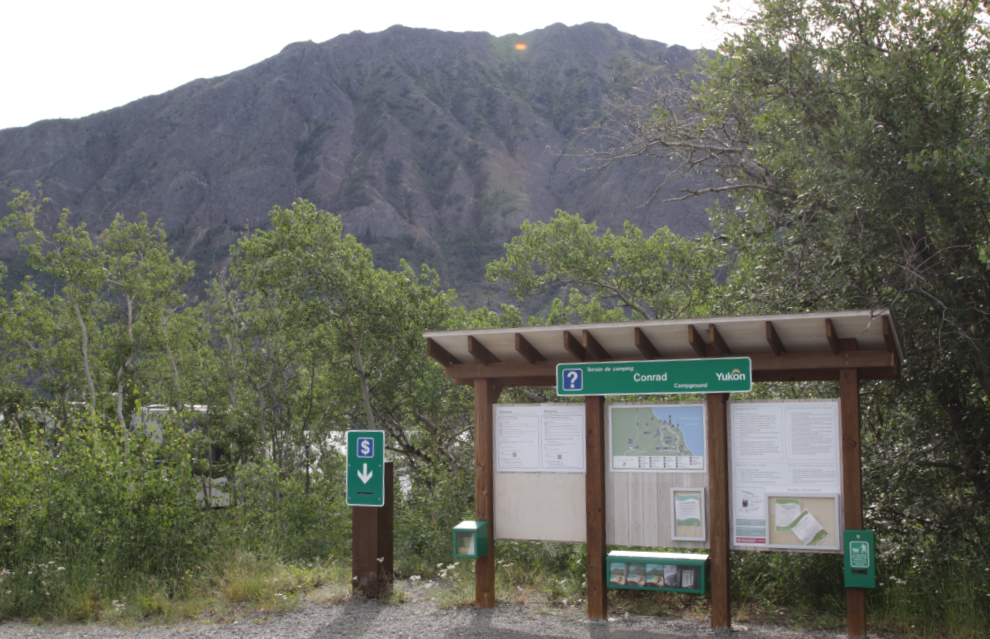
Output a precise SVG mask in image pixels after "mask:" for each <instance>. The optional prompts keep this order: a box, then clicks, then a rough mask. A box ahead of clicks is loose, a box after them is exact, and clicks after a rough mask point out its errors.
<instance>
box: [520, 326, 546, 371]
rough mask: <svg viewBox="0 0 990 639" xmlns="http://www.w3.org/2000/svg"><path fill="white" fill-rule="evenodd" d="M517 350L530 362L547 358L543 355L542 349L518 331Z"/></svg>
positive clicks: (533, 362)
mask: <svg viewBox="0 0 990 639" xmlns="http://www.w3.org/2000/svg"><path fill="white" fill-rule="evenodd" d="M516 352H517V353H519V354H520V355H522V356H523V357H524V358H525V359H526V361H527V362H529V363H530V364H535V363H536V362H543V361H546V359H547V358H546V357H543V355H542V354H541V353H540V351H538V350H536V347H535V346H533V345H532V344H530V343H529V342H528V341H526V338H525V337H523V336H522V334H521V333H516Z"/></svg>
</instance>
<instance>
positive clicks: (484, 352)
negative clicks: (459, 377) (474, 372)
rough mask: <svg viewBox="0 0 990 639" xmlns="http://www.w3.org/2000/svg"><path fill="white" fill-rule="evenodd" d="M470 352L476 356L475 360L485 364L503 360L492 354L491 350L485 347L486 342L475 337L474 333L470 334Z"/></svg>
mask: <svg viewBox="0 0 990 639" xmlns="http://www.w3.org/2000/svg"><path fill="white" fill-rule="evenodd" d="M468 352H469V353H471V355H472V356H473V357H474V361H476V362H478V363H479V364H483V365H485V366H488V365H489V364H493V363H495V362H501V361H502V360H500V359H499V358H497V357H495V355H494V354H492V352H491V351H490V350H488V349H487V348H485V345H484V344H482V343H481V342H479V341H478V340H477V339H475V337H474V336H473V335H468Z"/></svg>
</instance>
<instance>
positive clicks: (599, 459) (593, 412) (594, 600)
mask: <svg viewBox="0 0 990 639" xmlns="http://www.w3.org/2000/svg"><path fill="white" fill-rule="evenodd" d="M584 425H585V429H586V433H585V442H586V445H585V455H586V457H585V468H586V469H587V470H586V472H585V475H584V485H585V499H584V503H585V508H586V515H587V543H588V593H587V594H588V618H589V619H607V618H608V576H607V575H606V573H605V557H606V553H605V499H606V496H605V398H604V397H600V396H598V397H585V398H584Z"/></svg>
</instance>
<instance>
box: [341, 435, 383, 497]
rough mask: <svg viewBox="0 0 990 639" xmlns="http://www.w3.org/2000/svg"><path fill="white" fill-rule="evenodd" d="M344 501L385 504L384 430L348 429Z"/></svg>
mask: <svg viewBox="0 0 990 639" xmlns="http://www.w3.org/2000/svg"><path fill="white" fill-rule="evenodd" d="M347 505H348V506H384V505H385V431H383V430H349V431H347Z"/></svg>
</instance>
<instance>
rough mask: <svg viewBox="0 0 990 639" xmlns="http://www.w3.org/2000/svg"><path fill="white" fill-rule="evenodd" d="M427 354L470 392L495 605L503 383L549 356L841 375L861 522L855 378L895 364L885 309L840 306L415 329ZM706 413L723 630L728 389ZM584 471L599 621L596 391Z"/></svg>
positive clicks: (763, 374)
mask: <svg viewBox="0 0 990 639" xmlns="http://www.w3.org/2000/svg"><path fill="white" fill-rule="evenodd" d="M424 337H426V340H427V352H428V354H429V355H430V356H431V357H432V358H433V359H435V360H436V361H437V362H439V363H440V364H442V365H443V366H444V368H445V376H446V377H447V379H450V380H452V381H453V383H455V384H458V385H470V386H472V387H473V388H474V406H475V409H474V410H475V517H476V519H477V520H478V521H485V522H488V529H489V534H490V535H491V541H490V551H489V553H488V555H487V556H485V557H480V558H478V559H476V560H475V561H476V564H475V566H476V567H475V580H476V581H475V597H476V602H477V605H478V606H479V607H482V608H491V607H493V606H494V605H495V566H496V564H495V545H496V543H495V539H496V538H497V535H496V531H497V522H496V521H495V503H494V498H495V497H494V495H495V492H494V463H493V452H494V449H493V446H494V443H493V407H494V405H495V404H496V403H497V402H498V398H499V395H500V393H501V391H502V389H503V388H506V387H511V386H527V387H540V386H544V387H546V386H552V387H556V386H557V376H556V375H557V364H562V363H574V362H613V361H614V362H622V361H635V360H662V359H694V358H720V357H749V358H750V359H751V361H752V381H753V382H788V381H825V380H838V381H839V383H840V398H839V409H838V410H839V428H840V431H841V432H840V437H841V486H842V504H841V509H842V510H841V516H842V518H843V519H844V527H845V528H846V529H858V528H862V526H863V508H862V479H861V467H860V407H859V382H860V380H875V379H896V378H898V377H899V376H900V363H901V360H902V355H901V349H900V345H899V343H898V340H897V336H896V333H895V328H894V322H893V318H892V316H891V314H890V312H889V311H887V310H881V311H845V312H836V313H806V314H793V315H772V316H752V317H720V318H710V319H681V320H658V321H645V322H643V321H641V322H625V323H612V324H585V325H576V326H539V327H521V328H506V329H484V330H464V331H446V332H431V333H425V334H424ZM705 403H706V409H707V422H706V427H705V428H706V433H705V437H706V438H707V456H708V466H707V481H708V512H709V515H708V531H709V532H708V534H709V540H710V561H711V567H710V580H711V604H712V621H711V624H712V627H713V628H721V629H729V628H730V624H731V606H730V599H729V574H730V572H729V571H730V565H729V551H730V546H731V544H730V503H729V502H730V495H729V451H728V448H729V427H728V416H727V406H728V394H727V393H709V394H707V395H706V396H705ZM584 406H585V408H584V411H585V415H584V424H585V429H586V433H585V449H586V450H585V452H586V464H585V469H586V470H585V474H584V484H585V494H584V509H585V513H586V518H587V521H586V525H587V531H586V533H587V535H586V543H587V547H588V579H587V582H588V586H587V587H588V593H587V594H588V616H589V618H591V619H605V618H606V617H607V615H608V610H607V590H606V587H607V577H606V486H605V483H606V459H605V451H606V442H605V397H603V396H590V397H585V403H584ZM847 602H848V635H849V636H850V637H865V636H866V591H865V590H864V589H861V588H848V589H847Z"/></svg>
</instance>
